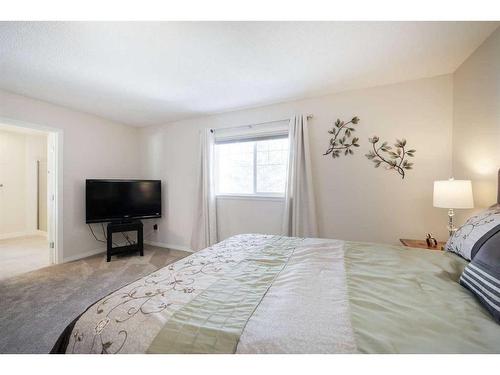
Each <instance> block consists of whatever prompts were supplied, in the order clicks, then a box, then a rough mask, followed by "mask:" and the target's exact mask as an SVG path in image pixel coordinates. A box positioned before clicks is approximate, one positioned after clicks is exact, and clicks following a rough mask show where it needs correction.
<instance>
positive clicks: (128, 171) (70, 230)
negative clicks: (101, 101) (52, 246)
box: [0, 91, 140, 260]
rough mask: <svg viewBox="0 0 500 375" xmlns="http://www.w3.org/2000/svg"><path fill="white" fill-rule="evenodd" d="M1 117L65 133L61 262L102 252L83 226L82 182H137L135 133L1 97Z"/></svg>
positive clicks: (57, 109) (26, 100)
mask: <svg viewBox="0 0 500 375" xmlns="http://www.w3.org/2000/svg"><path fill="white" fill-rule="evenodd" d="M0 117H2V118H10V119H14V120H18V121H25V122H30V123H35V124H39V125H45V126H49V127H53V128H59V129H62V130H63V131H64V135H63V138H64V146H63V158H64V163H63V164H64V166H63V168H64V171H63V218H62V225H63V226H64V241H63V242H64V244H63V256H64V259H65V260H69V259H75V258H78V257H82V256H86V255H89V254H92V253H96V252H98V251H102V249H103V246H102V244H100V243H98V242H96V241H95V240H94V238H93V237H92V235H91V234H90V232H89V230H88V227H87V225H86V224H85V195H84V192H85V179H86V178H135V177H138V175H139V174H140V171H139V161H138V159H139V142H138V140H137V135H138V133H139V130H138V129H137V128H134V127H130V126H126V125H122V124H117V123H114V122H111V121H107V120H104V119H101V118H99V117H96V116H92V115H89V114H85V113H81V112H76V111H72V110H69V109H66V108H63V107H60V106H56V105H52V104H49V103H46V102H42V101H39V100H35V99H30V98H27V97H23V96H20V95H14V94H10V93H7V92H3V91H0Z"/></svg>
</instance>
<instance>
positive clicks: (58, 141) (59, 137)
mask: <svg viewBox="0 0 500 375" xmlns="http://www.w3.org/2000/svg"><path fill="white" fill-rule="evenodd" d="M0 124H1V125H2V127H4V128H6V129H8V128H9V127H12V128H24V129H33V130H38V131H42V132H45V133H47V135H48V136H47V170H48V171H53V175H52V176H48V178H47V213H48V215H47V216H48V222H47V236H48V240H49V250H50V260H51V263H52V264H59V263H63V259H64V257H63V254H64V248H63V244H64V242H63V159H64V158H63V139H64V132H63V130H62V129H59V128H54V127H50V126H45V125H40V124H36V123H31V122H26V121H19V120H15V119H11V118H6V117H1V116H0ZM51 153H52V155H51ZM49 179H50V180H51V183H49ZM52 244H53V246H51V245H52Z"/></svg>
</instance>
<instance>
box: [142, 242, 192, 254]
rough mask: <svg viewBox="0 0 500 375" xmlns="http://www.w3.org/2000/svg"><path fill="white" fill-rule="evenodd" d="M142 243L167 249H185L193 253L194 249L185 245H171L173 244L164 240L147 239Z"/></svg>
mask: <svg viewBox="0 0 500 375" xmlns="http://www.w3.org/2000/svg"><path fill="white" fill-rule="evenodd" d="M144 243H145V244H147V245H151V246H157V247H164V248H167V249H172V250H181V251H187V252H188V253H194V251H193V250H191V249H190V248H189V247H187V246H182V245H173V244H169V243H165V242H156V241H149V240H145V241H144Z"/></svg>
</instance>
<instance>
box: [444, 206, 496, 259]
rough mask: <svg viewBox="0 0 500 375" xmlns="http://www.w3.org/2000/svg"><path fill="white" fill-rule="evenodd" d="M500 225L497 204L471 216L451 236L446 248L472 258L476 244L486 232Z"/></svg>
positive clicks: (466, 257)
mask: <svg viewBox="0 0 500 375" xmlns="http://www.w3.org/2000/svg"><path fill="white" fill-rule="evenodd" d="M498 225H500V205H495V206H492V207H490V208H488V209H487V210H485V211H483V212H481V213H479V214H477V215H475V216H472V217H470V218H469V219H468V220H467V221H466V222H465V224H464V225H462V226H461V227H460V228H458V230H457V231H456V232H455V233H454V234H453V236H451V237H450V239H449V240H448V242H447V243H446V246H445V250H447V251H452V252H454V253H457V254H458V255H460V256H461V257H463V258H465V259H467V260H471V258H472V256H473V255H474V254H473V249H474V245H475V244H476V243H477V242H478V241H479V239H480V238H481V237H483V236H484V234H486V233H487V232H488V231H489V230H491V229H493V228H495V227H496V226H498Z"/></svg>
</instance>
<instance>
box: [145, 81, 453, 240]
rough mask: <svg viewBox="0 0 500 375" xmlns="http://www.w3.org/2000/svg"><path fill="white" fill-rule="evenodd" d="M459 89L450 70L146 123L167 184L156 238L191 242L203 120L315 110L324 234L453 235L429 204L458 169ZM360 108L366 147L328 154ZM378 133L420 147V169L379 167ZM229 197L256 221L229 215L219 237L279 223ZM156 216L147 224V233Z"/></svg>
mask: <svg viewBox="0 0 500 375" xmlns="http://www.w3.org/2000/svg"><path fill="white" fill-rule="evenodd" d="M452 90H453V85H452V77H451V75H446V76H440V77H434V78H429V79H422V80H418V81H411V82H405V83H400V84H396V85H389V86H383V87H376V88H370V89H364V90H356V91H350V92H344V93H339V94H334V95H328V96H323V97H318V98H312V99H306V100H300V101H294V102H287V103H281V104H275V105H270V106H266V107H260V108H255V109H248V110H241V111H235V112H229V113H223V114H219V115H214V116H207V117H202V118H196V119H189V120H183V121H177V122H173V123H170V124H166V125H163V126H152V127H147V128H143V129H142V130H141V137H142V149H143V150H144V152H143V153H142V154H141V156H142V158H143V159H142V160H143V165H144V170H143V174H144V176H147V177H150V178H159V179H162V180H163V184H164V191H163V194H164V195H163V197H164V217H163V218H162V219H161V220H160V221H159V224H160V229H159V231H158V232H157V233H153V234H152V235H151V237H150V239H151V240H153V241H155V242H162V243H165V244H169V245H170V246H177V247H188V246H189V243H190V236H191V229H192V217H193V209H194V203H195V202H194V197H195V183H196V177H195V176H196V168H197V165H196V155H197V153H198V146H199V140H198V131H199V129H201V128H206V127H213V128H218V127H228V126H238V125H243V124H249V123H259V122H264V121H272V120H279V119H283V118H286V117H289V116H290V115H291V114H293V113H304V114H309V113H312V114H313V115H314V118H313V119H312V120H311V121H310V138H311V152H312V168H313V178H314V184H315V192H316V197H317V212H318V220H319V227H320V235H321V236H322V237H328V238H340V239H346V240H361V241H374V242H386V243H397V242H398V239H399V238H401V237H414V238H423V237H424V236H425V234H426V233H427V232H430V231H432V232H433V233H435V234H436V235H437V236H438V237H440V238H446V228H445V225H446V212H445V211H443V210H440V209H435V208H433V207H432V184H433V181H434V180H437V179H445V178H447V177H449V175H450V173H451V130H452V111H453V110H452ZM354 115H357V116H359V117H360V118H361V122H360V124H359V125H358V126H357V128H358V131H357V135H358V136H359V137H360V138H361V147H360V148H359V150H357V152H356V154H355V155H354V156H351V157H342V158H341V159H337V160H332V159H331V158H329V157H325V156H323V155H322V154H323V152H324V151H325V150H326V148H327V146H328V140H329V135H328V133H327V131H328V129H329V128H330V127H331V126H332V123H333V122H334V121H335V119H336V118H337V117H340V118H341V119H349V118H351V117H352V116H354ZM374 134H377V135H379V136H380V137H382V138H383V139H387V140H388V141H390V142H394V140H395V139H396V138H403V137H404V138H407V140H408V144H409V146H411V147H412V148H415V149H416V150H417V153H416V157H415V160H414V161H415V169H414V170H411V171H409V172H408V175H407V177H406V178H405V180H401V179H400V177H398V175H397V174H395V173H394V172H390V171H385V170H383V169H382V168H380V169H375V168H373V166H372V163H370V162H369V161H368V160H367V159H366V158H365V157H364V154H365V153H366V151H368V149H369V144H368V142H367V138H368V137H370V136H373V135H374ZM225 204H226V203H225ZM226 205H231V210H232V212H238V216H239V217H249V218H252V220H242V222H241V226H240V225H239V224H238V222H237V221H235V220H239V219H236V217H237V216H235V215H232V214H228V215H225V214H224V215H225V216H224V217H226V218H227V219H223V220H222V223H221V224H220V225H221V227H219V231H220V232H221V235H222V236H225V235H227V234H232V233H236V232H250V231H256V229H259V228H256V227H257V226H258V225H257V224H262V226H261V228H260V229H262V230H261V231H262V232H267V231H268V230H271V231H272V229H273V228H270V227H269V223H268V222H265V221H263V220H262V219H263V218H265V215H264V214H263V215H262V216H261V221H259V220H257V219H256V218H255V217H254V216H253V214H252V213H251V212H249V211H248V210H247V209H245V207H246V208H248V203H245V202H241V203H240V202H231V203H227V204H226ZM254 207H255V206H254ZM266 212H267V211H266ZM219 214H220V213H219ZM226 214H227V212H226ZM230 220H232V221H230ZM151 225H152V223H147V229H146V232H149V231H150V230H151V228H150V226H151Z"/></svg>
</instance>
